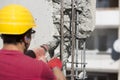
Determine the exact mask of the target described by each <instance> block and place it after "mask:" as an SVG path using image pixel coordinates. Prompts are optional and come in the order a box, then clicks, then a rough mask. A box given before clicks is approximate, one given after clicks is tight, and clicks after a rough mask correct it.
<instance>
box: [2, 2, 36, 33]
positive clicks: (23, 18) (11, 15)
mask: <svg viewBox="0 0 120 80" xmlns="http://www.w3.org/2000/svg"><path fill="white" fill-rule="evenodd" d="M35 26H36V25H35V21H34V18H33V16H32V14H31V13H30V12H29V10H28V9H26V8H25V7H23V6H21V5H18V4H10V5H8V6H5V7H3V8H2V9H0V34H18V35H19V34H23V33H25V32H26V31H27V30H29V29H30V28H33V27H35Z"/></svg>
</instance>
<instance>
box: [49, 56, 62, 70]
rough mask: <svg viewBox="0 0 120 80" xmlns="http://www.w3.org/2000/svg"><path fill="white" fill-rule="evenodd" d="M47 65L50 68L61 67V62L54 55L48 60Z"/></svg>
mask: <svg viewBox="0 0 120 80" xmlns="http://www.w3.org/2000/svg"><path fill="white" fill-rule="evenodd" d="M48 66H49V67H50V68H51V69H54V68H56V67H57V68H60V69H62V62H61V61H60V59H58V58H57V57H54V58H52V59H51V60H50V61H48Z"/></svg>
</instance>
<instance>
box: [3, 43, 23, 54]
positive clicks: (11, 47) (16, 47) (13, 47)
mask: <svg viewBox="0 0 120 80" xmlns="http://www.w3.org/2000/svg"><path fill="white" fill-rule="evenodd" d="M2 49H5V50H16V51H20V52H24V49H23V46H22V45H21V44H17V45H14V44H4V45H3V48H2Z"/></svg>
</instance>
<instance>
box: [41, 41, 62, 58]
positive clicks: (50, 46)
mask: <svg viewBox="0 0 120 80" xmlns="http://www.w3.org/2000/svg"><path fill="white" fill-rule="evenodd" d="M59 43H60V40H59V39H53V40H52V41H49V42H48V43H46V44H43V45H41V47H43V48H45V49H46V50H47V51H48V52H49V55H50V57H51V58H52V57H53V56H54V51H55V49H56V48H57V47H58V45H59Z"/></svg>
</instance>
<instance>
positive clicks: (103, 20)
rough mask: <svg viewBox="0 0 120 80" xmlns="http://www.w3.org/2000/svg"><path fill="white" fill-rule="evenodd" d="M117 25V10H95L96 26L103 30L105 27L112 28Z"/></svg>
mask: <svg viewBox="0 0 120 80" xmlns="http://www.w3.org/2000/svg"><path fill="white" fill-rule="evenodd" d="M118 25H119V10H111V9H109V10H97V11H96V26H100V27H99V28H105V26H109V27H113V26H118ZM101 26H103V27H101Z"/></svg>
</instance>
